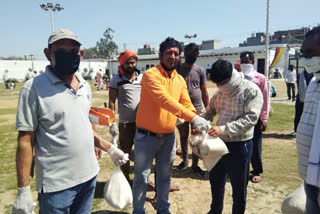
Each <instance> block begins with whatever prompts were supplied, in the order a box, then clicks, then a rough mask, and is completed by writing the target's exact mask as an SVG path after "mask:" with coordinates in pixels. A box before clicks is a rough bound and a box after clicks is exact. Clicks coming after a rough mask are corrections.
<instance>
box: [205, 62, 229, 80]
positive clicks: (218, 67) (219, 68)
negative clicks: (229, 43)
mask: <svg viewBox="0 0 320 214" xmlns="http://www.w3.org/2000/svg"><path fill="white" fill-rule="evenodd" d="M232 71H233V66H232V64H231V63H230V62H229V61H227V60H223V59H219V60H218V61H216V62H215V63H213V64H212V67H211V71H210V79H211V81H212V82H214V83H220V82H222V81H223V80H226V79H230V78H231V76H232Z"/></svg>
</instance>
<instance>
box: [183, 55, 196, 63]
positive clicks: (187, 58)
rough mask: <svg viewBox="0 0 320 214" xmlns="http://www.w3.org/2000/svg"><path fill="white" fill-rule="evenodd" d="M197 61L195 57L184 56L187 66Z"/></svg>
mask: <svg viewBox="0 0 320 214" xmlns="http://www.w3.org/2000/svg"><path fill="white" fill-rule="evenodd" d="M196 61H197V57H196V56H192V55H191V56H186V63H188V64H193V63H195V62H196Z"/></svg>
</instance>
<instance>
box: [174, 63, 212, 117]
mask: <svg viewBox="0 0 320 214" xmlns="http://www.w3.org/2000/svg"><path fill="white" fill-rule="evenodd" d="M178 73H179V74H180V75H181V76H182V77H183V78H184V79H185V81H186V83H187V88H188V91H189V96H190V99H191V102H192V104H193V106H194V107H195V108H196V110H197V112H198V113H200V112H201V110H202V93H201V86H202V85H205V84H206V73H205V71H204V70H203V68H202V67H200V66H199V65H197V64H193V66H192V67H191V68H186V67H184V66H181V68H180V69H178Z"/></svg>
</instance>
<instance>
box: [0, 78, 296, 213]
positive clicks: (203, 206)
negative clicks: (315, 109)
mask: <svg viewBox="0 0 320 214" xmlns="http://www.w3.org/2000/svg"><path fill="white" fill-rule="evenodd" d="M272 84H273V85H275V86H276V88H277V93H278V96H277V97H275V98H272V102H281V103H286V104H289V105H293V103H292V102H291V101H288V100H287V97H286V91H285V90H286V89H285V84H284V81H283V80H275V81H272ZM214 90H215V89H213V88H211V89H209V93H210V94H212V93H213V92H214ZM12 117H13V116H11V115H10V117H9V118H8V119H9V120H12V119H13V118H12ZM275 141H277V142H283V143H289V144H294V143H295V139H279V138H277V139H274V138H267V139H264V141H263V143H264V144H272V143H274V142H275ZM189 151H190V150H189ZM180 162H181V158H180V156H176V158H175V161H174V166H177V165H178V164H179V163H180ZM190 164H191V162H189V166H190ZM131 165H132V164H131ZM199 166H200V167H201V168H203V169H204V166H203V163H202V161H200V162H199ZM111 173H112V171H110V170H107V169H104V168H102V169H101V171H100V173H99V175H98V182H97V192H99V191H100V193H101V190H102V189H103V186H104V183H105V181H106V180H108V178H109V177H110V176H111ZM150 179H151V180H153V179H154V176H153V174H151V176H150ZM171 183H172V184H176V185H179V187H180V191H176V192H171V193H170V198H169V201H170V203H171V207H170V211H171V213H174V214H204V213H207V212H208V211H209V207H210V203H211V192H210V183H209V180H208V175H206V176H205V178H199V177H197V176H196V175H194V174H193V173H192V172H191V169H190V168H188V169H186V170H184V171H182V172H179V171H176V170H173V176H172V181H171ZM15 194H16V193H15V191H8V192H6V193H1V194H0V213H4V210H5V207H7V208H8V206H9V205H10V204H11V205H12V204H13V202H14V199H15ZM287 194H288V193H287V192H286V191H285V187H283V186H278V187H270V186H268V185H266V183H265V182H261V183H259V184H253V183H251V182H249V185H248V196H247V208H246V213H247V214H257V213H258V214H260V213H263V214H274V213H281V210H280V209H281V204H282V201H283V198H284V197H285V196H287ZM33 195H34V198H35V199H36V198H37V197H36V192H33ZM153 196H154V192H153V190H148V192H147V201H146V203H145V204H146V213H156V211H155V210H154V208H153V207H152V205H151V203H150V199H151V198H153ZM100 198H101V194H100ZM95 207H96V209H94V211H93V213H95V214H109V213H119V214H120V213H130V212H131V211H132V207H129V208H127V209H126V210H125V212H119V211H116V210H115V209H113V208H112V207H110V206H109V205H108V204H107V203H106V202H105V201H100V202H98V204H97V205H96V206H95ZM231 210H232V190H231V186H230V183H227V185H226V191H225V203H224V211H223V213H231Z"/></svg>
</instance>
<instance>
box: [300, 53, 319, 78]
mask: <svg viewBox="0 0 320 214" xmlns="http://www.w3.org/2000/svg"><path fill="white" fill-rule="evenodd" d="M301 65H302V66H303V67H304V68H305V69H306V70H307V72H308V73H309V74H310V73H315V72H317V71H320V56H314V57H311V58H305V57H302V58H301Z"/></svg>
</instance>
